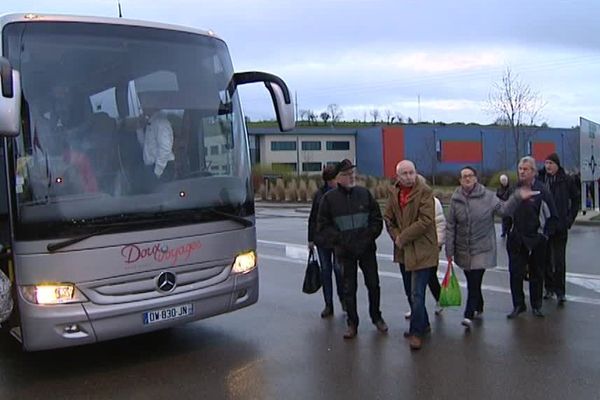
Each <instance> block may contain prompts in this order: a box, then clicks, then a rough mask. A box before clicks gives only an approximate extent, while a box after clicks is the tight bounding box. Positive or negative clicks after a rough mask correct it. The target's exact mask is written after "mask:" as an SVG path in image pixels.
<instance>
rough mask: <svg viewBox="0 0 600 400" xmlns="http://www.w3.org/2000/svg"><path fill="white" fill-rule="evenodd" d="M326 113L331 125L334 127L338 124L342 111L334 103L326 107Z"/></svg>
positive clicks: (342, 114)
mask: <svg viewBox="0 0 600 400" xmlns="http://www.w3.org/2000/svg"><path fill="white" fill-rule="evenodd" d="M327 112H328V113H329V116H330V117H331V124H332V125H335V123H336V122H339V121H340V120H341V119H342V117H343V116H344V111H342V109H341V108H340V106H338V105H337V104H335V103H332V104H330V105H328V106H327Z"/></svg>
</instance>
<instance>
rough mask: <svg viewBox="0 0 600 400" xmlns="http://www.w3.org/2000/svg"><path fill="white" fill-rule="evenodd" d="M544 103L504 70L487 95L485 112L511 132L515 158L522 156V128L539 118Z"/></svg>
mask: <svg viewBox="0 0 600 400" xmlns="http://www.w3.org/2000/svg"><path fill="white" fill-rule="evenodd" d="M545 105H546V103H545V102H544V101H543V100H542V98H541V96H540V95H539V94H538V93H537V92H535V91H534V90H532V89H531V87H530V86H529V85H528V84H526V83H525V82H523V81H521V80H520V79H519V76H518V75H517V74H514V73H513V72H512V71H511V69H510V67H507V68H506V71H505V72H504V75H503V76H502V79H501V80H500V82H496V83H495V84H494V86H493V88H492V92H491V93H490V94H489V97H488V101H487V109H488V110H487V111H488V112H489V113H491V114H494V115H496V116H497V117H498V118H497V120H496V121H497V122H498V121H502V122H506V123H507V125H508V126H509V127H510V130H511V132H512V136H513V140H514V143H515V158H516V159H517V160H518V159H519V158H520V157H522V156H523V154H524V151H523V150H524V146H523V142H524V140H523V134H524V132H525V130H524V129H523V127H524V126H532V125H534V124H535V121H536V119H537V118H538V117H539V116H540V112H541V110H542V109H543V108H544V106H545Z"/></svg>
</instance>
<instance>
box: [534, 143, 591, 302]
mask: <svg viewBox="0 0 600 400" xmlns="http://www.w3.org/2000/svg"><path fill="white" fill-rule="evenodd" d="M539 180H540V181H541V182H543V183H544V185H545V186H546V188H547V189H548V190H549V191H550V193H551V194H552V198H553V199H554V204H556V211H557V213H558V220H557V222H556V229H555V232H554V233H553V234H552V235H550V238H549V239H548V251H547V252H546V256H547V257H546V265H545V271H544V272H545V273H544V283H545V287H546V293H545V294H544V298H545V299H550V298H552V296H553V295H555V294H556V297H557V299H558V303H559V304H564V302H565V301H566V299H567V298H566V296H565V275H566V267H565V253H566V250H567V236H568V233H569V229H570V228H571V226H572V225H573V222H574V221H575V217H577V213H578V212H579V207H580V203H581V198H580V192H579V188H578V186H577V184H576V183H575V181H574V180H573V179H572V178H571V177H570V176H569V175H567V174H566V173H565V170H564V169H563V168H562V167H561V166H560V159H559V158H558V154H556V153H552V154H550V155H549V156H548V157H546V160H545V161H544V169H542V170H540V172H539Z"/></svg>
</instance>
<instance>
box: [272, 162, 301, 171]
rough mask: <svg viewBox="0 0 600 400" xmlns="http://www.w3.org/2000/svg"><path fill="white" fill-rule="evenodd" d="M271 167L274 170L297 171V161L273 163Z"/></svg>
mask: <svg viewBox="0 0 600 400" xmlns="http://www.w3.org/2000/svg"><path fill="white" fill-rule="evenodd" d="M271 168H272V169H273V171H274V172H279V173H282V172H296V163H272V164H271Z"/></svg>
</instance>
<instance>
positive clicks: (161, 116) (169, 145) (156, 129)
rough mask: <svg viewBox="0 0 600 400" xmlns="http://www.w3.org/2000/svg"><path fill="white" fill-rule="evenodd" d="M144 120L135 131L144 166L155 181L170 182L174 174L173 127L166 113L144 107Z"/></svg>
mask: <svg viewBox="0 0 600 400" xmlns="http://www.w3.org/2000/svg"><path fill="white" fill-rule="evenodd" d="M144 115H145V116H146V119H142V124H141V125H142V126H140V127H138V129H137V138H138V142H139V143H140V145H141V146H142V155H143V158H144V164H145V165H146V166H148V167H150V168H151V169H152V172H153V174H154V176H155V177H156V179H161V180H170V179H171V178H172V177H173V174H174V167H173V163H172V162H170V161H174V160H175V155H174V154H173V127H172V126H171V122H169V119H168V117H167V113H166V112H165V111H163V110H160V109H153V108H148V107H146V108H145V109H144Z"/></svg>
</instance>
